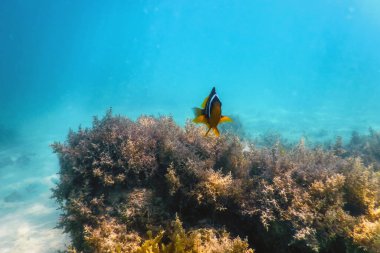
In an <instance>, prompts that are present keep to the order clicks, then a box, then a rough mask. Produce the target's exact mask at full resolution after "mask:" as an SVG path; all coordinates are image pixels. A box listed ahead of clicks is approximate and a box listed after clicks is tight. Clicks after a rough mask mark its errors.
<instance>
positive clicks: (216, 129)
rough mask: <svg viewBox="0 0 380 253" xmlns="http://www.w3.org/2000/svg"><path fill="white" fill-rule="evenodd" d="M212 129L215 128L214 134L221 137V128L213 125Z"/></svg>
mask: <svg viewBox="0 0 380 253" xmlns="http://www.w3.org/2000/svg"><path fill="white" fill-rule="evenodd" d="M212 130H214V134H215V135H216V136H217V137H219V135H220V133H219V129H218V128H217V127H213V128H212Z"/></svg>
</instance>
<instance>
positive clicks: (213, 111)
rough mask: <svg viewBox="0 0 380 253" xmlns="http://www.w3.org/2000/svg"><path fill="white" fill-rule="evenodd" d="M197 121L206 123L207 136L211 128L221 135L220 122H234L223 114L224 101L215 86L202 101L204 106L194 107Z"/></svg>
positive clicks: (217, 134)
mask: <svg viewBox="0 0 380 253" xmlns="http://www.w3.org/2000/svg"><path fill="white" fill-rule="evenodd" d="M193 110H194V114H195V119H193V122H195V123H203V124H206V126H207V127H208V130H207V132H206V136H207V134H208V132H210V130H211V129H212V130H214V133H215V135H216V136H219V130H218V127H217V126H218V124H219V123H224V122H232V119H230V118H229V117H227V116H222V102H220V99H219V97H218V95H217V94H216V91H215V87H213V88H212V90H211V93H210V95H209V96H208V97H206V98H205V100H204V101H203V103H202V108H193Z"/></svg>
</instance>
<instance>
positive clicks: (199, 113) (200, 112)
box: [193, 107, 204, 117]
mask: <svg viewBox="0 0 380 253" xmlns="http://www.w3.org/2000/svg"><path fill="white" fill-rule="evenodd" d="M193 112H194V115H195V117H198V116H201V115H202V114H204V113H203V109H201V108H197V107H194V108H193Z"/></svg>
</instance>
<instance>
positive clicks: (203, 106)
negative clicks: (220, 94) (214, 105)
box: [202, 96, 209, 108]
mask: <svg viewBox="0 0 380 253" xmlns="http://www.w3.org/2000/svg"><path fill="white" fill-rule="evenodd" d="M208 97H209V96H207V97H206V98H205V100H203V103H202V108H205V107H206V104H207V100H208Z"/></svg>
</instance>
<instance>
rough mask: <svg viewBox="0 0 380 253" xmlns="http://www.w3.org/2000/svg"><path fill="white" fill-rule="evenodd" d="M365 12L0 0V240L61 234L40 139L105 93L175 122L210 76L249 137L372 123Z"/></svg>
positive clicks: (45, 244) (33, 241)
mask: <svg viewBox="0 0 380 253" xmlns="http://www.w3.org/2000/svg"><path fill="white" fill-rule="evenodd" d="M379 13H380V3H379V2H378V1H376V0H356V1H354V0H351V1H349V0H348V1H343V0H320V1H301V0H298V1H295V0H293V1H292V0H289V1H274V0H266V1H264V0H256V1H248V0H247V1H227V0H225V1H211V0H210V1H206V0H202V1H169V0H167V1H137V0H123V1H122V0H114V1H108V2H106V1H94V0H92V1H90V0H88V1H86V0H82V1H74V0H72V1H69V0H56V1H50V0H35V1H27V0H2V1H1V2H0V113H1V114H0V117H1V119H0V224H1V225H0V252H51V250H52V249H59V248H62V247H63V244H64V243H65V242H66V243H67V242H68V241H67V240H66V241H65V240H63V239H62V238H63V236H62V235H61V234H60V233H61V231H59V230H54V229H52V228H53V227H54V225H55V223H56V220H57V217H58V212H57V211H56V210H55V208H56V205H55V203H54V201H53V200H50V199H49V195H50V191H49V188H50V187H53V186H54V182H55V181H56V180H57V175H56V173H57V171H58V163H57V159H56V157H55V155H54V154H52V153H51V150H50V148H49V146H48V145H49V144H50V143H52V142H53V141H55V140H61V141H62V140H64V139H65V137H66V134H67V131H68V129H69V128H74V129H76V128H77V127H78V126H79V125H80V124H81V125H84V126H89V125H90V123H91V120H92V116H94V115H103V114H104V113H105V111H106V110H107V109H108V108H110V107H112V108H113V111H114V112H115V113H116V114H122V115H126V116H128V117H131V118H133V119H135V118H136V117H138V116H139V115H141V114H152V115H162V114H164V115H168V114H169V115H172V116H173V117H174V119H175V120H176V122H178V124H180V125H184V124H185V122H186V119H189V118H191V117H192V116H193V115H192V110H191V108H192V107H194V106H199V105H200V104H201V102H202V101H203V99H204V97H206V96H207V95H208V93H209V92H210V90H211V88H212V86H216V89H217V92H218V94H219V97H220V99H221V100H222V103H223V113H224V114H226V115H230V116H231V117H233V116H235V117H238V118H239V119H240V120H241V122H242V124H243V126H244V127H245V131H246V132H247V133H248V134H249V135H251V136H252V137H255V136H259V135H260V134H262V133H265V132H267V131H277V132H279V133H280V134H282V135H283V136H285V137H286V138H289V139H293V140H298V139H299V138H301V137H302V136H307V137H309V138H310V139H311V140H315V141H316V142H318V141H324V140H325V139H329V138H330V139H334V138H335V137H336V136H337V135H341V136H344V137H345V138H346V139H344V140H348V137H349V135H350V133H351V131H353V130H356V131H359V132H366V131H367V129H368V128H369V127H373V128H374V129H380V117H379V114H378V112H379V111H380V102H379V96H380V50H379V47H378V45H380V33H379V32H378V31H379V30H380V15H379ZM322 139H323V140H322ZM41 221H43V222H41ZM48 249H49V250H48Z"/></svg>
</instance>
